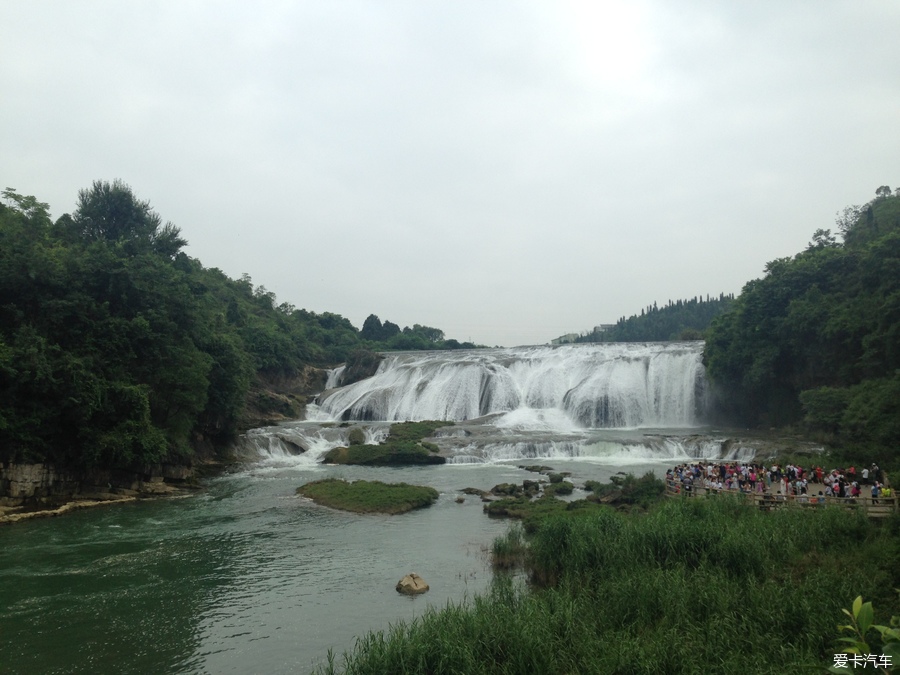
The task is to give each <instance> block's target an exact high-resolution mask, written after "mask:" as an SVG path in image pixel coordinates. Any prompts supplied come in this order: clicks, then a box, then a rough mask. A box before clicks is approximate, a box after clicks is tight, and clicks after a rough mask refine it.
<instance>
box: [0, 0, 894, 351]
mask: <svg viewBox="0 0 900 675" xmlns="http://www.w3.org/2000/svg"><path fill="white" fill-rule="evenodd" d="M898 35H900V2H898V1H897V0H846V1H843V2H834V1H830V0H808V1H800V0H792V1H789V2H785V1H784V0H773V1H760V0H753V1H752V2H750V1H747V2H713V1H711V0H710V1H702V0H679V1H678V2H661V1H660V2H655V1H649V2H637V1H634V0H629V1H627V2H616V1H608V2H600V1H598V2H562V1H557V2H525V1H522V0H510V1H507V2H491V1H485V0H478V1H477V2H465V1H460V0H453V1H452V2H440V3H438V2H422V1H421V0H415V1H413V0H410V1H408V2H400V1H384V2H374V1H372V2H351V1H346V2H345V1H341V0H327V1H325V0H322V1H320V2H287V1H283V2H274V1H272V2H270V1H259V0H257V1H256V2H253V3H248V2H232V3H228V2H219V1H216V2H212V1H209V2H204V1H195V2H186V1H184V2H182V1H178V2H176V1H174V0H173V1H171V2H146V1H135V0H129V1H128V2H121V0H115V1H110V2H91V1H78V2H75V1H71V0H57V1H55V2H51V1H44V0H2V2H0V184H2V185H0V187H6V186H10V187H13V188H15V189H16V190H17V191H19V192H20V193H23V194H31V195H35V196H36V197H38V198H39V199H40V200H41V201H45V202H49V204H50V207H51V212H52V215H53V216H54V217H57V216H59V215H61V214H62V213H65V212H67V211H71V210H72V209H73V208H74V205H75V201H76V199H77V193H78V190H79V189H82V188H85V187H88V186H89V185H90V184H91V182H92V181H94V180H97V179H103V180H113V179H116V178H119V179H121V180H123V181H125V182H126V183H128V184H129V185H131V187H132V188H133V189H134V191H135V193H136V194H137V195H138V196H139V197H140V198H142V199H147V200H149V201H150V202H151V204H152V205H153V207H154V208H155V209H156V211H157V212H158V213H159V214H160V215H161V216H162V218H163V219H164V220H169V221H172V222H174V223H175V224H176V225H178V226H179V227H180V228H181V230H182V233H183V235H184V236H185V238H186V239H187V240H188V241H189V242H190V245H189V247H188V249H187V252H188V254H189V255H191V256H193V257H196V258H198V259H199V260H200V261H201V262H202V263H203V264H204V265H206V266H207V267H218V268H220V269H222V270H223V271H224V272H225V273H226V274H228V275H229V276H232V277H239V276H240V275H241V274H242V273H245V272H246V273H248V274H250V275H251V277H252V278H253V282H254V283H255V284H257V285H259V284H262V285H264V286H265V287H266V288H267V289H268V290H270V291H273V292H275V293H276V295H277V298H278V301H279V302H282V301H287V302H290V303H292V304H294V305H296V306H297V307H303V308H306V309H309V310H312V311H315V312H325V311H329V312H335V313H338V314H342V315H343V316H346V317H347V318H349V319H350V320H351V321H352V322H353V324H354V325H356V326H357V327H361V325H362V322H363V320H364V319H365V317H366V316H368V315H369V314H371V313H374V314H377V315H378V316H379V317H380V318H381V319H382V320H387V319H389V320H391V321H393V322H395V323H397V324H399V325H400V326H404V325H412V324H413V323H421V324H426V325H430V326H435V327H438V328H441V329H443V330H444V331H445V333H446V334H447V337H454V338H456V339H459V340H472V341H475V342H478V343H482V344H488V345H495V344H499V345H504V346H512V345H517V344H534V343H543V342H547V341H549V340H550V339H552V338H554V337H556V336H558V335H561V334H564V333H569V332H580V331H584V330H588V329H590V328H591V327H592V326H593V325H595V324H598V323H612V322H614V321H615V320H616V319H617V318H618V317H620V316H623V315H631V314H633V313H636V312H640V309H641V307H643V306H646V305H648V304H652V303H653V302H654V301H657V302H658V303H660V304H663V303H665V302H666V301H667V300H669V299H672V300H675V299H678V298H688V297H693V296H695V295H699V294H702V295H705V294H707V293H709V294H715V295H718V293H720V292H726V293H728V292H734V293H737V292H739V291H740V289H741V287H742V286H743V284H744V283H746V282H747V281H749V280H750V279H753V278H757V277H759V276H761V275H762V272H763V267H764V265H765V263H766V262H767V261H769V260H772V259H774V258H778V257H783V256H788V255H793V254H795V253H797V252H798V251H800V250H802V249H803V248H804V247H805V246H806V245H807V243H808V242H809V240H810V238H811V235H812V233H813V232H814V231H815V230H816V229H817V228H820V227H822V228H832V229H833V228H834V216H835V212H836V211H838V210H841V209H843V207H845V206H847V205H848V204H860V203H864V202H866V201H868V200H869V199H871V198H872V197H874V193H875V189H876V188H877V187H878V186H880V185H884V184H887V185H890V186H891V187H892V188H896V187H897V186H898V184H900V38H898Z"/></svg>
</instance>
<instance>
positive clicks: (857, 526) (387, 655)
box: [322, 499, 898, 675]
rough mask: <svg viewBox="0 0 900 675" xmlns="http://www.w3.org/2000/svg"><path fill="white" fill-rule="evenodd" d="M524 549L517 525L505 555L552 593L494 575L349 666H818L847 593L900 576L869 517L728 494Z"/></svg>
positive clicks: (581, 526) (681, 669) (579, 529)
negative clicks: (759, 504) (475, 591)
mask: <svg viewBox="0 0 900 675" xmlns="http://www.w3.org/2000/svg"><path fill="white" fill-rule="evenodd" d="M554 501H558V500H554ZM560 503H562V502H560ZM522 542H523V537H522V535H521V533H517V532H513V533H510V534H508V535H506V537H504V538H503V539H502V540H501V541H499V542H498V543H497V544H495V550H499V551H500V552H501V554H502V558H503V557H505V559H507V560H510V561H513V560H515V559H517V558H518V559H521V558H522V557H524V558H525V561H526V565H527V566H528V567H529V570H530V572H531V574H532V577H533V579H534V580H535V581H537V582H539V583H540V584H543V586H542V587H538V588H534V587H531V588H528V587H525V586H524V585H521V584H516V582H515V580H514V579H512V578H510V577H508V576H507V575H498V576H497V577H495V580H494V583H493V584H492V587H491V590H490V592H489V593H488V594H487V595H486V596H483V597H476V598H474V600H472V601H471V602H469V603H467V604H461V605H448V606H447V607H445V608H443V609H440V610H438V609H432V610H429V611H427V612H426V613H425V614H424V615H422V616H421V617H419V618H417V619H416V620H414V621H412V622H408V623H399V624H396V625H394V626H392V627H391V628H390V629H389V630H388V631H384V632H375V633H370V634H369V635H367V636H364V637H362V638H361V639H360V640H359V641H358V642H357V645H356V647H355V649H354V650H353V651H352V652H351V653H349V654H346V655H345V657H344V661H343V664H342V668H340V670H341V671H342V672H345V673H348V674H356V673H425V672H427V673H435V674H439V673H629V674H635V675H641V674H643V673H646V674H648V675H649V674H653V675H656V674H658V673H670V674H672V675H681V674H685V675H686V674H694V673H704V674H706V673H710V674H722V675H731V674H732V673H796V672H806V671H809V672H815V671H816V670H824V669H825V668H827V666H828V665H830V664H831V663H833V658H832V650H831V645H832V644H833V643H834V641H835V640H836V639H837V637H838V632H837V629H836V625H837V623H838V621H839V619H840V617H841V607H842V606H847V605H848V604H849V603H850V602H851V601H852V597H853V595H851V592H850V590H849V589H851V588H852V589H858V590H862V591H863V592H864V593H865V594H867V595H875V594H878V593H883V590H884V589H885V588H891V587H892V586H891V585H892V584H895V583H896V580H897V572H898V571H897V569H896V556H897V553H898V546H897V540H896V537H893V536H891V535H890V533H889V532H887V531H886V530H885V528H879V527H878V526H877V525H875V524H873V523H871V522H869V521H867V520H866V519H865V517H859V516H858V515H857V514H855V513H853V512H848V511H844V510H843V509H836V510H831V509H827V510H825V511H821V512H806V511H799V510H793V509H783V510H780V511H777V512H773V513H762V512H759V511H756V510H754V509H749V508H747V507H746V506H745V505H744V504H741V503H740V502H738V501H736V500H731V499H723V500H718V501H712V500H666V501H665V502H663V503H661V504H659V505H658V506H657V507H655V508H654V510H652V511H651V512H650V513H649V514H647V515H642V516H640V517H634V516H625V515H623V514H620V513H618V512H616V511H614V510H612V509H608V508H602V507H595V508H594V509H591V510H583V511H581V512H579V513H578V517H571V515H570V514H569V513H568V512H565V513H560V514H559V515H557V516H549V517H547V518H545V519H544V520H543V521H540V522H539V523H538V525H537V528H536V530H535V532H534V534H533V536H532V537H531V538H530V543H529V544H528V547H527V550H526V551H524V552H523V551H522V550H521V548H522ZM337 670H338V666H337V664H336V663H335V660H334V659H333V658H331V659H329V662H328V663H327V664H326V665H325V667H324V668H323V669H322V671H323V672H329V673H333V672H337Z"/></svg>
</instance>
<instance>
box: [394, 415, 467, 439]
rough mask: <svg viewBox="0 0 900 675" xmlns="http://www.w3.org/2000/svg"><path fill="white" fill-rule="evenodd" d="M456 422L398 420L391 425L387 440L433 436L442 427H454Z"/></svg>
mask: <svg viewBox="0 0 900 675" xmlns="http://www.w3.org/2000/svg"><path fill="white" fill-rule="evenodd" d="M454 424H455V422H445V421H443V420H425V421H423V422H398V423H397V424H392V425H391V430H390V432H389V433H388V437H387V441H386V442H388V443H392V442H395V441H421V440H422V439H423V438H428V437H429V436H433V435H434V432H435V431H437V430H438V429H440V428H441V427H452V426H453V425H454Z"/></svg>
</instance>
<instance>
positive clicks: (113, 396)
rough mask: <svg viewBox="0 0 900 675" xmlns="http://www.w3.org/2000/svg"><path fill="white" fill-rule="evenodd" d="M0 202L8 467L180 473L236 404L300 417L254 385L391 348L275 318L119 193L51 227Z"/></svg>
mask: <svg viewBox="0 0 900 675" xmlns="http://www.w3.org/2000/svg"><path fill="white" fill-rule="evenodd" d="M2 197H3V200H2V203H0V460H2V461H7V460H12V461H48V462H51V463H54V464H58V465H64V466H69V467H81V468H84V467H94V466H103V467H105V468H135V467H140V466H144V465H147V464H152V463H157V462H161V461H187V460H189V459H190V456H191V455H192V453H193V447H194V445H195V444H196V442H197V441H198V440H205V441H210V442H212V443H213V444H214V445H217V446H220V447H222V446H224V445H225V444H227V443H228V442H229V441H230V440H231V439H233V438H234V436H235V434H236V433H237V432H238V430H239V428H240V425H241V423H242V420H246V419H249V417H248V416H245V415H244V414H243V411H244V409H245V405H248V406H255V407H256V408H259V409H265V410H277V411H279V412H282V413H283V414H284V415H286V416H291V415H296V414H297V409H296V408H295V403H296V402H297V401H296V400H292V399H290V398H289V397H283V396H270V395H267V394H265V393H264V392H263V393H260V392H259V391H258V389H259V386H258V383H259V382H261V381H263V380H266V379H277V378H280V377H286V378H290V377H294V376H296V374H297V373H298V372H300V371H301V369H303V368H304V367H305V366H307V365H309V364H312V365H317V366H325V365H334V364H336V363H340V362H342V361H345V360H347V359H348V357H349V356H351V355H353V359H351V363H349V364H348V365H349V366H350V369H351V370H352V368H353V367H354V363H357V362H358V365H359V367H361V368H362V367H367V368H371V367H372V366H373V365H377V359H378V358H379V357H378V356H377V355H376V354H374V353H373V352H372V351H371V350H366V349H365V347H367V346H372V345H375V346H376V347H377V348H379V349H381V348H386V347H387V346H388V345H387V344H386V343H378V342H376V343H367V342H366V340H365V339H364V337H363V336H361V335H360V333H359V331H357V330H356V329H355V328H354V327H353V325H352V324H351V323H350V322H349V321H348V320H347V319H345V318H344V317H341V316H339V315H337V314H331V313H328V312H326V313H323V314H316V313H313V312H309V311H306V310H303V309H296V308H295V307H293V306H292V305H290V304H288V303H281V304H277V302H276V298H275V295H274V293H271V292H270V291H267V290H266V289H265V287H264V286H256V287H254V285H253V283H252V280H251V279H250V277H249V276H247V275H244V276H243V277H241V279H239V280H233V279H230V278H228V277H227V276H225V275H224V274H223V273H222V272H221V271H219V270H217V269H208V268H204V267H203V266H202V265H201V264H200V262H199V261H197V260H194V259H192V258H189V257H188V256H187V255H185V253H184V252H183V251H182V248H183V247H184V245H185V244H186V242H185V240H184V239H183V238H182V237H181V234H180V231H179V229H178V228H177V227H175V226H174V225H172V224H171V223H165V224H164V223H163V221H162V219H161V218H160V216H159V215H158V214H157V213H156V212H155V211H153V209H152V208H151V207H150V204H149V202H147V201H144V200H141V199H138V198H137V196H136V195H135V194H134V193H133V191H132V190H131V188H130V187H129V186H128V185H126V184H125V183H123V182H121V181H113V182H112V183H109V182H105V181H96V182H94V183H93V185H92V186H91V187H90V188H88V189H86V190H82V191H81V192H79V195H78V205H77V208H76V210H75V212H74V213H73V214H72V215H69V214H65V215H63V216H62V217H60V218H59V219H58V220H57V221H56V222H52V221H51V219H50V215H49V207H48V205H47V204H44V203H43V202H39V201H38V200H37V199H36V198H34V197H29V196H22V195H20V194H18V193H17V192H16V191H15V190H13V189H12V188H7V189H6V190H4V191H3V192H2ZM376 318H377V317H376ZM379 325H380V322H379ZM392 326H393V328H392ZM381 329H382V330H386V332H385V333H384V339H387V340H388V341H390V340H394V339H399V338H400V337H404V336H405V337H406V338H408V339H410V340H413V341H419V340H421V341H424V342H423V343H422V344H424V343H425V342H427V348H429V349H435V348H440V347H442V345H443V343H442V340H443V334H442V333H441V331H438V330H436V329H431V328H428V327H426V326H419V325H418V324H416V325H415V326H414V328H413V329H405V330H404V331H401V330H400V329H399V327H397V326H395V325H393V324H390V322H386V323H385V324H384V325H382V326H381ZM414 348H419V347H414ZM354 359H355V361H354ZM251 391H252V393H248V392H251ZM419 450H420V451H421V452H425V454H426V455H427V454H429V453H428V451H427V450H426V449H423V448H420V449H419ZM433 459H434V458H433ZM435 461H438V460H435Z"/></svg>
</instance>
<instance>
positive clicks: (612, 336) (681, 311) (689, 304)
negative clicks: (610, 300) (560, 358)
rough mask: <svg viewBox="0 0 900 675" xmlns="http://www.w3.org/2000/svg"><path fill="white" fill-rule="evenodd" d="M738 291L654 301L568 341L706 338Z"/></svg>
mask: <svg viewBox="0 0 900 675" xmlns="http://www.w3.org/2000/svg"><path fill="white" fill-rule="evenodd" d="M733 301H734V295H725V294H724V293H722V294H720V295H719V297H718V298H715V297H714V298H710V297H709V296H708V295H707V296H706V299H705V300H704V299H703V297H699V296H698V297H694V298H690V299H688V300H677V301H675V302H673V301H671V300H669V302H668V303H667V304H666V305H664V306H663V307H657V305H656V303H655V302H654V303H653V304H652V305H650V306H649V307H647V308H646V309H642V310H641V313H640V315H637V314H635V315H632V316H630V317H628V318H627V319H626V318H625V317H624V316H623V317H622V318H621V319H619V320H618V321H617V322H616V323H615V324H614V325H612V326H598V327H596V328H594V329H593V330H592V331H591V332H589V333H583V334H582V335H578V336H574V337H573V338H572V339H570V340H562V339H561V340H560V341H565V342H668V341H671V340H702V339H703V335H704V332H705V331H706V329H707V328H708V327H709V325H710V323H711V322H712V320H713V319H714V318H715V317H717V316H719V315H720V314H722V313H724V312H726V311H727V310H728V308H729V307H730V306H731V303H732V302H733Z"/></svg>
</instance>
